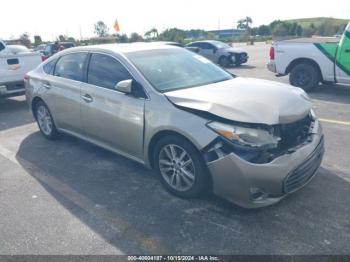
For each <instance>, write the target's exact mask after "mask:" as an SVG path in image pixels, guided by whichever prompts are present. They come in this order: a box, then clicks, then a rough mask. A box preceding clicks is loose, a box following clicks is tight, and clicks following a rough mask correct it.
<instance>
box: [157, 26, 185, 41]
mask: <svg viewBox="0 0 350 262" xmlns="http://www.w3.org/2000/svg"><path fill="white" fill-rule="evenodd" d="M185 38H186V32H185V31H184V30H181V29H178V28H169V29H166V30H164V31H163V32H162V33H161V34H160V35H159V40H162V41H173V42H178V43H183V42H184V39H185Z"/></svg>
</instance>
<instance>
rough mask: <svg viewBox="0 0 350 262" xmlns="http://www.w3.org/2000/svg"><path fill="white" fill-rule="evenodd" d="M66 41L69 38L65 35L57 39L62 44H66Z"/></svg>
mask: <svg viewBox="0 0 350 262" xmlns="http://www.w3.org/2000/svg"><path fill="white" fill-rule="evenodd" d="M66 39H67V37H66V36H64V35H59V36H58V38H57V40H58V41H60V42H64V41H66Z"/></svg>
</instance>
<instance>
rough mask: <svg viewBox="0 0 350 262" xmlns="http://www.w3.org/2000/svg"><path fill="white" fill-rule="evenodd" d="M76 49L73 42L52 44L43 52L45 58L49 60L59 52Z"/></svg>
mask: <svg viewBox="0 0 350 262" xmlns="http://www.w3.org/2000/svg"><path fill="white" fill-rule="evenodd" d="M72 47H75V44H74V43H73V42H55V43H50V44H47V45H46V46H45V49H44V51H43V54H44V56H45V59H47V58H49V57H50V56H52V55H54V54H56V53H57V52H59V51H61V50H64V49H67V48H72Z"/></svg>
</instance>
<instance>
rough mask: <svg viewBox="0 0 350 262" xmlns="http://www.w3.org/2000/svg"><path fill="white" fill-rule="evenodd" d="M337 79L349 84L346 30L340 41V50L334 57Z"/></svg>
mask: <svg viewBox="0 0 350 262" xmlns="http://www.w3.org/2000/svg"><path fill="white" fill-rule="evenodd" d="M336 64H337V66H336V75H337V81H338V82H340V83H345V84H350V32H348V31H346V32H345V33H344V35H343V38H342V40H341V42H340V50H339V51H338V54H337V59H336Z"/></svg>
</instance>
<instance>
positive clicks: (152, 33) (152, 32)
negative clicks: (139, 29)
mask: <svg viewBox="0 0 350 262" xmlns="http://www.w3.org/2000/svg"><path fill="white" fill-rule="evenodd" d="M158 36H159V34H158V30H157V28H152V29H151V30H149V31H147V32H146V33H145V35H144V37H145V38H146V39H157V38H158Z"/></svg>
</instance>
